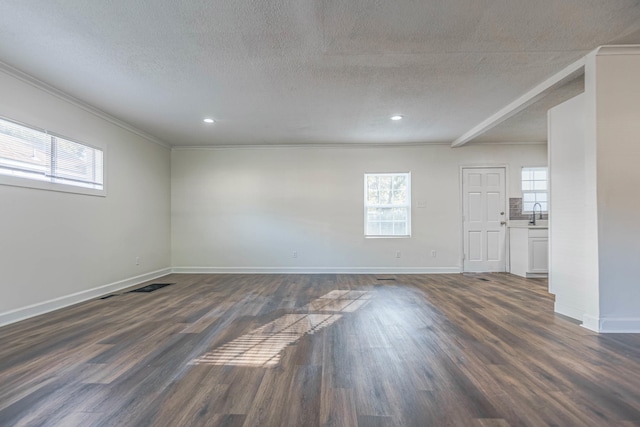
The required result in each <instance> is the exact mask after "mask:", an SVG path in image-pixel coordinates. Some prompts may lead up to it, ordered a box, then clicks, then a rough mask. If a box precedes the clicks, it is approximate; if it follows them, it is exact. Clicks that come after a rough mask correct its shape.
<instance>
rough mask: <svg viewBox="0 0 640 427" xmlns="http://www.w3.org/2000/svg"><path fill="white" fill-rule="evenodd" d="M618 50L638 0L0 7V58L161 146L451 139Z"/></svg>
mask: <svg viewBox="0 0 640 427" xmlns="http://www.w3.org/2000/svg"><path fill="white" fill-rule="evenodd" d="M618 43H640V1H638V0H636V1H633V0H607V1H602V0H562V1H558V0H535V1H531V0H493V1H477V0H446V1H445V0H442V1H425V0H395V1H391V0H349V1H344V0H343V1H337V0H315V1H314V0H269V1H255V0H254V1H249V0H231V1H220V0H219V1H211V0H208V1H207V0H189V1H176V0H111V1H87V0H2V1H1V2H0V61H2V62H4V63H6V64H8V65H10V66H12V67H15V68H17V69H18V70H21V71H23V72H25V73H27V74H29V75H31V76H33V77H35V78H36V79H39V80H41V81H43V82H45V83H47V84H49V85H51V86H53V87H55V88H58V89H60V90H61V91H63V92H65V93H67V94H69V95H71V96H73V97H76V98H78V99H80V100H81V101H83V102H86V103H87V104H89V105H92V106H94V107H96V108H98V109H100V110H102V111H104V112H106V113H108V114H110V115H112V116H114V117H117V118H119V119H121V120H123V121H125V122H127V123H130V124H131V125H133V126H135V127H136V128H138V129H140V130H142V131H144V132H146V133H148V134H150V135H153V136H154V137H156V138H157V139H159V140H161V141H164V142H166V143H168V144H170V145H174V146H197V145H237V144H249V145H256V144H302V143H332V144H340V143H437V142H446V143H450V142H452V141H453V140H455V139H456V138H458V137H460V136H461V135H462V134H464V133H465V132H467V131H468V130H469V129H471V128H473V127H474V126H475V125H477V124H478V123H480V122H482V121H483V120H484V119H486V118H487V117H489V116H491V115H492V114H493V113H495V112H496V111H498V110H499V109H500V108H502V107H503V106H504V105H506V104H508V103H509V102H511V101H513V100H514V99H515V98H517V97H518V96H520V95H521V94H522V93H524V92H526V91H527V90H529V89H531V88H532V87H534V86H535V85H536V84H538V83H540V82H541V81H543V80H545V79H546V78H548V77H549V76H551V75H553V74H555V73H556V72H558V71H560V70H561V69H563V68H564V67H566V66H567V65H569V64H571V63H573V62H574V61H576V60H577V59H579V58H580V57H582V56H584V55H585V54H586V53H588V52H589V51H591V50H593V49H595V48H596V47H597V46H599V45H603V44H618ZM574 89H575V88H574ZM532 107H535V106H532ZM538 107H540V105H538ZM532 110H535V108H532ZM538 110H540V108H538ZM396 113H398V114H402V115H404V116H405V119H404V120H402V121H400V122H392V121H390V120H389V117H390V116H391V115H392V114H396ZM527 114H529V115H530V117H529V118H527ZM523 115H524V116H523ZM539 115H540V111H538V114H537V115H536V113H535V111H533V112H532V111H524V112H521V113H520V114H518V115H517V116H515V117H514V118H512V119H511V120H510V121H509V122H504V123H503V124H502V125H501V126H499V128H496V129H494V130H493V132H494V135H493V136H491V138H495V139H496V140H502V141H504V140H514V141H520V140H523V141H524V140H532V139H533V140H535V139H537V138H545V135H546V131H545V130H544V121H543V120H541V119H540V118H539ZM205 116H211V117H213V118H215V119H216V121H217V123H215V124H214V125H205V124H204V123H202V119H203V118H204V117H205ZM531 120H533V122H532V121H531ZM535 120H538V122H537V124H536V122H535ZM541 126H542V127H541ZM500 128H502V130H501V129H500ZM489 136H490V134H487V135H486V136H484V137H481V138H480V139H481V140H483V141H485V140H486V139H487V137H489ZM491 138H490V139H491Z"/></svg>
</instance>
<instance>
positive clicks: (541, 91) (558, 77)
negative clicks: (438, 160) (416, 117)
mask: <svg viewBox="0 0 640 427" xmlns="http://www.w3.org/2000/svg"><path fill="white" fill-rule="evenodd" d="M585 58H586V57H582V58H580V59H579V60H578V61H576V62H574V63H573V64H571V65H569V66H568V67H566V68H565V69H563V70H562V71H560V72H559V73H557V74H554V75H553V76H551V77H549V78H548V79H547V80H545V81H543V82H542V83H540V84H538V85H537V86H535V87H534V88H533V89H531V90H529V91H528V92H526V93H525V94H524V95H522V96H520V97H519V98H517V99H516V100H514V101H513V102H511V103H509V104H507V105H506V106H505V107H503V108H502V109H500V110H498V111H497V112H496V113H495V114H493V115H491V116H489V117H488V118H487V119H485V120H483V121H482V122H480V123H479V124H477V125H476V126H474V127H473V128H471V129H470V130H469V131H467V132H465V133H464V134H463V135H462V136H460V137H459V138H458V139H456V140H455V141H453V142H452V143H451V148H456V147H462V146H463V145H465V144H466V143H468V142H469V141H472V140H473V139H475V138H477V137H478V136H480V135H482V134H483V133H485V132H487V131H488V130H490V129H492V128H494V127H496V126H497V125H499V124H500V123H502V122H503V121H505V120H507V119H508V118H510V117H513V116H515V115H516V114H518V113H519V112H520V111H522V110H524V109H525V108H527V107H528V106H530V105H531V104H533V103H535V102H536V101H538V100H539V99H541V98H543V97H545V96H546V95H547V94H549V92H551V91H553V90H554V89H556V88H558V87H560V86H562V85H563V84H565V83H567V82H569V81H571V80H573V79H575V78H576V77H579V76H581V75H582V74H584V64H585Z"/></svg>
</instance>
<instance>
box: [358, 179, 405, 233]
mask: <svg viewBox="0 0 640 427" xmlns="http://www.w3.org/2000/svg"><path fill="white" fill-rule="evenodd" d="M364 182H365V184H364V185H365V188H364V204H365V209H364V211H365V213H364V215H365V218H364V222H365V236H369V237H382V236H398V237H407V236H409V235H411V174H410V173H368V174H365V176H364Z"/></svg>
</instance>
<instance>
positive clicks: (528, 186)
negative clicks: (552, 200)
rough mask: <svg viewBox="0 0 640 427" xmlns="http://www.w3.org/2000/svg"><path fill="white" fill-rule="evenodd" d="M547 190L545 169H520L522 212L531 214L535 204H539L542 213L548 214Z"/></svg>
mask: <svg viewBox="0 0 640 427" xmlns="http://www.w3.org/2000/svg"><path fill="white" fill-rule="evenodd" d="M547 188H548V186H547V168H546V167H540V168H522V212H523V213H531V212H532V211H533V205H535V204H536V203H540V209H541V211H542V212H549V194H548V190H547ZM537 211H538V210H537V209H536V212H537Z"/></svg>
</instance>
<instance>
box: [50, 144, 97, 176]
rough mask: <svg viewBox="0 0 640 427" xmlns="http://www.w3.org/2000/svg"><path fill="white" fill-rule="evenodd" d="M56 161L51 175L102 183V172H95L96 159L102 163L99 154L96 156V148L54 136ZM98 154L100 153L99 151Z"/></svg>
mask: <svg viewBox="0 0 640 427" xmlns="http://www.w3.org/2000/svg"><path fill="white" fill-rule="evenodd" d="M53 143H54V144H55V147H56V149H55V153H56V162H55V170H54V171H53V175H54V176H56V177H60V178H69V179H72V180H76V181H80V182H85V183H95V184H102V174H100V176H98V175H97V173H96V164H97V162H98V160H100V163H102V160H101V156H100V158H98V156H97V155H96V152H97V151H99V150H96V149H94V148H91V147H87V146H86V145H82V144H78V143H77V142H73V141H69V140H66V139H63V138H57V137H55V138H54V142H53ZM100 154H102V153H101V152H100Z"/></svg>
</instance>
